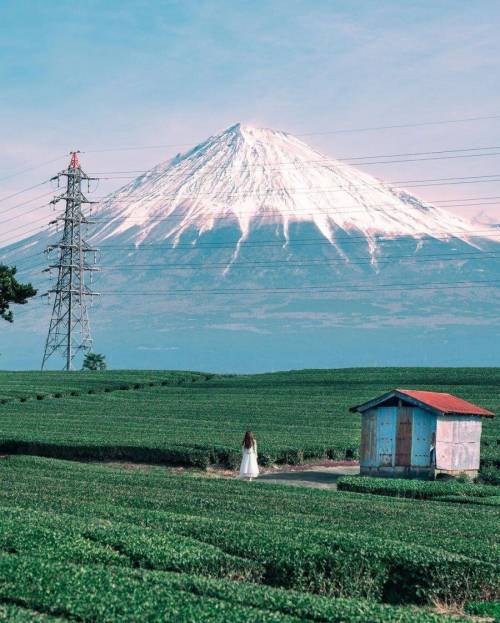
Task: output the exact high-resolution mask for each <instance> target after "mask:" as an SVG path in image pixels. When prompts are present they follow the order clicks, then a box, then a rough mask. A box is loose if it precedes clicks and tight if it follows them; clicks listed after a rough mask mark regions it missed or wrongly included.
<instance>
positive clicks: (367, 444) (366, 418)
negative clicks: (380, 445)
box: [359, 409, 377, 467]
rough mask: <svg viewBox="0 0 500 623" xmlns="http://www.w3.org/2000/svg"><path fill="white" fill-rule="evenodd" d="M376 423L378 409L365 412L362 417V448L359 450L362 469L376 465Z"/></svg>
mask: <svg viewBox="0 0 500 623" xmlns="http://www.w3.org/2000/svg"><path fill="white" fill-rule="evenodd" d="M376 422H377V411H376V409H370V410H368V411H365V413H363V415H362V416H361V446H360V449H359V464H360V466H361V467H374V466H375V465H376V448H377V439H376Z"/></svg>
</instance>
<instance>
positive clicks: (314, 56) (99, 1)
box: [0, 0, 500, 233]
mask: <svg viewBox="0 0 500 623" xmlns="http://www.w3.org/2000/svg"><path fill="white" fill-rule="evenodd" d="M0 24H1V25H2V38H1V40H0V84H1V90H0V147H1V151H0V178H4V177H7V176H10V175H11V174H13V173H16V172H17V171H18V170H19V169H22V168H24V167H25V166H26V167H28V166H30V165H32V164H36V163H37V162H43V161H45V160H48V159H51V158H53V157H56V156H58V155H61V154H65V153H66V152H68V151H69V150H70V149H72V148H79V149H81V150H89V151H90V150H94V149H106V148H110V147H120V146H141V145H155V144H158V143H161V144H179V146H178V147H172V148H164V149H156V150H155V149H138V150H134V151H129V152H116V153H115V152H104V153H88V154H85V155H84V156H83V157H82V159H83V164H84V166H85V168H86V169H87V170H89V171H106V170H120V169H122V168H126V169H130V168H132V169H141V168H147V167H149V166H152V165H153V164H155V163H157V162H159V161H161V160H165V159H166V158H167V157H168V156H170V155H171V154H172V153H175V152H176V151H181V150H182V149H183V147H182V146H181V145H182V144H191V143H195V142H198V141H200V140H202V139H204V138H205V137H206V136H208V135H210V134H213V133H215V132H216V131H219V130H220V129H223V128H225V127H227V126H230V125H232V124H233V123H235V122H237V121H245V122H251V123H255V124H258V125H265V126H270V127H275V128H280V129H284V130H288V131H291V132H293V133H297V134H306V133H315V132H323V131H327V130H334V129H346V128H359V127H367V126H368V127H369V126H379V125H386V124H394V123H405V122H419V121H432V120H436V119H452V118H462V117H471V116H480V115H492V114H496V113H498V114H500V82H499V79H498V77H499V75H500V37H499V36H498V32H499V27H500V2H498V1H497V0H475V1H474V2H470V0H469V1H462V0H438V1H436V0H413V1H411V2H406V1H402V0H392V1H390V0H373V1H371V0H364V1H357V2H356V1H352V0H348V1H340V0H314V1H311V0H253V1H250V0H199V1H195V0H182V1H175V0H170V1H168V0H162V1H160V0H149V1H143V0H120V1H118V0H106V1H104V2H103V0H79V2H69V1H66V0H58V1H57V2H56V1H55V0H3V1H2V3H1V4H0ZM305 138H306V140H307V141H308V142H310V143H312V144H314V145H315V146H317V147H319V148H320V149H322V150H323V151H325V152H326V153H328V154H329V155H331V156H338V157H345V156H351V155H354V156H356V155H369V154H384V153H398V152H400V151H405V152H406V151H425V150H433V149H455V148H463V147H481V146H491V145H500V119H496V120H489V121H481V122H475V123H464V124H450V125H443V126H428V127H423V128H415V129H398V130H385V131H378V132H352V133H351V132H346V133H337V134H324V135H320V134H318V135H311V136H308V137H305ZM63 164H64V160H62V161H61V162H60V163H56V164H52V165H48V166H46V167H41V168H40V169H37V170H36V171H32V172H28V173H26V174H24V175H21V176H13V177H9V178H8V179H5V180H2V179H0V197H2V196H5V195H6V194H9V193H10V192H15V191H16V190H18V189H21V188H24V187H25V186H28V185H29V184H32V183H36V182H37V181H39V180H41V179H44V177H46V176H47V175H49V174H52V173H55V172H56V170H57V168H58V167H60V166H62V165H63ZM499 164H500V157H488V158H475V159H474V158H471V159H463V160H461V159H457V160H450V161H442V162H440V163H436V162H427V163H399V164H398V163H395V164H392V165H381V166H379V167H378V168H377V167H371V168H370V172H371V173H375V174H376V175H378V176H379V177H383V178H384V179H388V180H394V179H417V178H423V177H447V176H460V175H484V174H490V173H495V172H498V171H499V166H498V165H499ZM115 183H116V182H115ZM102 189H107V187H106V186H105V185H104V186H103V187H102ZM420 194H421V195H422V196H423V197H424V198H426V199H431V200H432V199H434V198H437V199H441V198H455V197H457V198H467V197H474V196H478V195H495V194H500V183H496V184H495V183H488V184H478V185H476V184H470V185H469V186H463V187H462V186H452V187H439V188H437V189H436V188H430V189H427V190H425V189H424V190H422V191H421V193H420ZM3 205H4V206H5V205H8V204H6V203H4V204H3ZM478 210H479V208H474V211H472V210H471V208H463V209H462V213H463V214H468V215H469V216H473V215H475V214H476V212H477V211H478ZM488 210H489V214H490V215H493V216H494V217H495V218H498V219H499V220H500V209H499V208H498V207H492V208H489V209H488ZM20 214H21V212H20ZM20 233H22V230H21V232H20Z"/></svg>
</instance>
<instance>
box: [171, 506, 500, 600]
mask: <svg viewBox="0 0 500 623" xmlns="http://www.w3.org/2000/svg"><path fill="white" fill-rule="evenodd" d="M170 527H171V528H172V529H173V530H174V531H176V532H178V533H180V534H183V535H186V536H193V537H194V538H196V539H198V540H200V541H203V542H205V543H209V544H211V545H215V546H217V547H219V548H220V549H222V550H223V551H225V552H227V553H229V554H231V555H234V556H242V557H246V558H250V559H251V560H254V561H256V562H259V563H261V564H263V565H264V568H265V572H264V576H263V582H264V583H266V584H269V585H271V586H280V587H283V588H287V589H294V590H299V591H307V592H313V593H318V594H325V595H330V596H334V597H342V596H350V597H360V598H368V599H376V600H382V601H386V602H389V603H416V604H425V603H433V602H434V601H436V600H439V601H446V602H455V603H463V602H465V601H471V600H474V599H476V600H478V599H491V598H492V597H494V596H495V595H497V594H498V590H499V583H498V582H499V576H498V567H497V566H496V565H494V564H490V563H487V562H484V561H479V560H475V559H472V558H468V557H466V556H461V555H458V554H452V553H450V552H445V551H439V550H436V549H435V548H430V547H425V546H418V545H406V544H403V543H401V542H398V541H390V540H387V539H380V538H368V537H362V536H360V535H359V534H356V535H351V534H347V533H342V532H339V533H336V534H334V535H332V534H331V533H327V532H324V533H323V534H321V533H319V532H315V533H314V535H313V536H312V537H311V535H310V534H309V533H308V532H307V531H302V530H297V529H293V530H290V529H286V528H284V527H280V528H276V527H275V526H269V527H266V530H265V532H264V531H263V530H262V526H261V524H255V525H252V524H251V523H246V525H245V526H239V525H237V524H235V523H234V522H225V521H218V522H217V523H214V522H213V521H208V520H204V519H202V518H199V517H198V518H196V519H193V520H191V519H190V518H187V517H183V518H182V520H178V522H176V521H175V519H174V520H173V521H172V522H171V524H170Z"/></svg>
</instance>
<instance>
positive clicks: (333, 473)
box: [96, 461, 359, 490]
mask: <svg viewBox="0 0 500 623" xmlns="http://www.w3.org/2000/svg"><path fill="white" fill-rule="evenodd" d="M96 464H100V465H107V466H108V467H111V468H114V469H117V468H119V469H125V470H138V471H142V472H144V473H148V472H150V471H151V470H152V469H166V470H167V471H168V472H170V473H176V474H183V473H191V474H193V475H196V476H198V477H200V478H230V479H236V478H238V471H233V470H229V469H224V468H221V467H209V468H208V469H207V470H199V469H196V468H190V467H168V466H159V465H149V464H142V463H130V462H118V461H110V462H105V463H102V462H96ZM356 474H359V464H358V463H357V462H355V461H342V462H341V461H322V462H318V463H309V464H305V465H283V466H274V467H267V468H261V472H260V476H259V477H258V478H256V479H255V481H254V482H262V483H268V484H278V485H287V486H292V487H312V488H314V489H330V490H335V489H337V480H338V479H339V478H340V477H341V476H354V475H356Z"/></svg>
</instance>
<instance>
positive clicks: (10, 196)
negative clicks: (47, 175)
mask: <svg viewBox="0 0 500 623" xmlns="http://www.w3.org/2000/svg"><path fill="white" fill-rule="evenodd" d="M48 182H50V180H45V181H44V182H39V183H38V184H33V186H28V188H23V189H22V190H18V191H17V192H15V193H12V194H11V195H6V196H5V197H0V201H7V199H12V197H17V196H18V195H22V194H23V193H26V192H28V190H33V188H38V187H39V186H43V185H44V184H47V183H48Z"/></svg>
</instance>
